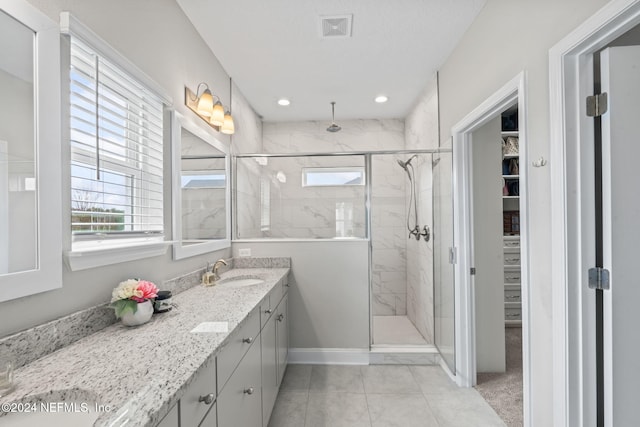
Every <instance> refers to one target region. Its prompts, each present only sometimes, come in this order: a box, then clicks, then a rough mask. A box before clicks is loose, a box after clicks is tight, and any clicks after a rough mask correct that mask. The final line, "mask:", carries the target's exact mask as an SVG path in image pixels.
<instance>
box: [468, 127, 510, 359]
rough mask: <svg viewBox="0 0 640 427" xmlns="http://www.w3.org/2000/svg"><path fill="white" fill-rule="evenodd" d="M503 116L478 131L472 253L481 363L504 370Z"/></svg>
mask: <svg viewBox="0 0 640 427" xmlns="http://www.w3.org/2000/svg"><path fill="white" fill-rule="evenodd" d="M500 120H501V119H500V117H497V118H495V119H493V120H491V121H490V122H489V123H487V124H486V125H484V126H483V127H481V128H480V129H478V130H476V131H475V132H473V135H472V143H471V150H472V159H473V160H472V161H473V183H472V184H473V185H472V187H473V258H474V264H473V265H474V267H475V268H476V275H475V277H474V279H473V291H474V294H475V304H476V310H475V315H476V316H475V324H476V367H477V371H478V372H504V371H505V368H506V365H505V342H504V284H503V279H504V278H503V273H502V269H503V267H502V266H503V252H502V186H501V179H502V176H501V174H502V169H501V166H502V163H501V162H502V145H501V143H500V141H501V138H500Z"/></svg>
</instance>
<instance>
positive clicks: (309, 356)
mask: <svg viewBox="0 0 640 427" xmlns="http://www.w3.org/2000/svg"><path fill="white" fill-rule="evenodd" d="M289 363H290V364H292V365H296V364H298V365H305V364H307V365H308V364H313V365H368V364H369V350H368V349H364V348H290V349H289Z"/></svg>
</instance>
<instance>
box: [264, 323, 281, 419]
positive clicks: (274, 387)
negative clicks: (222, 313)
mask: <svg viewBox="0 0 640 427" xmlns="http://www.w3.org/2000/svg"><path fill="white" fill-rule="evenodd" d="M277 317H278V316H277V314H274V315H273V316H271V317H270V318H269V321H268V322H267V324H266V325H265V327H264V329H262V334H261V338H260V339H261V343H262V418H263V424H262V425H263V426H266V425H267V424H268V423H269V417H270V416H271V410H272V409H273V405H274V404H275V402H276V397H277V396H278V361H277V355H278V347H277V340H276V323H278V321H277V320H276V318H277Z"/></svg>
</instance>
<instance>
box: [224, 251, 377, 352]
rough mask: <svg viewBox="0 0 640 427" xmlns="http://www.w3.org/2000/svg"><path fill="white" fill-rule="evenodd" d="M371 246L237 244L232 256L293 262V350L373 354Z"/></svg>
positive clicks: (291, 278) (291, 304)
mask: <svg viewBox="0 0 640 427" xmlns="http://www.w3.org/2000/svg"><path fill="white" fill-rule="evenodd" d="M368 247H369V242H367V241H366V240H359V241H333V242H332V241H320V242H314V241H300V242H276V241H272V242H268V241H265V242H251V243H248V242H247V243H244V242H239V243H234V244H233V254H234V256H238V254H239V250H240V249H242V248H251V251H252V253H251V255H252V256H275V257H291V275H290V277H289V278H290V284H291V287H290V289H289V318H290V319H291V320H290V328H291V329H290V335H289V339H290V341H289V345H290V346H291V347H293V348H341V349H368V348H369V267H368V265H369V249H368Z"/></svg>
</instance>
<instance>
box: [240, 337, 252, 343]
mask: <svg viewBox="0 0 640 427" xmlns="http://www.w3.org/2000/svg"><path fill="white" fill-rule="evenodd" d="M242 342H245V343H247V344H251V343H252V342H253V338H251V337H249V338H242Z"/></svg>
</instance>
